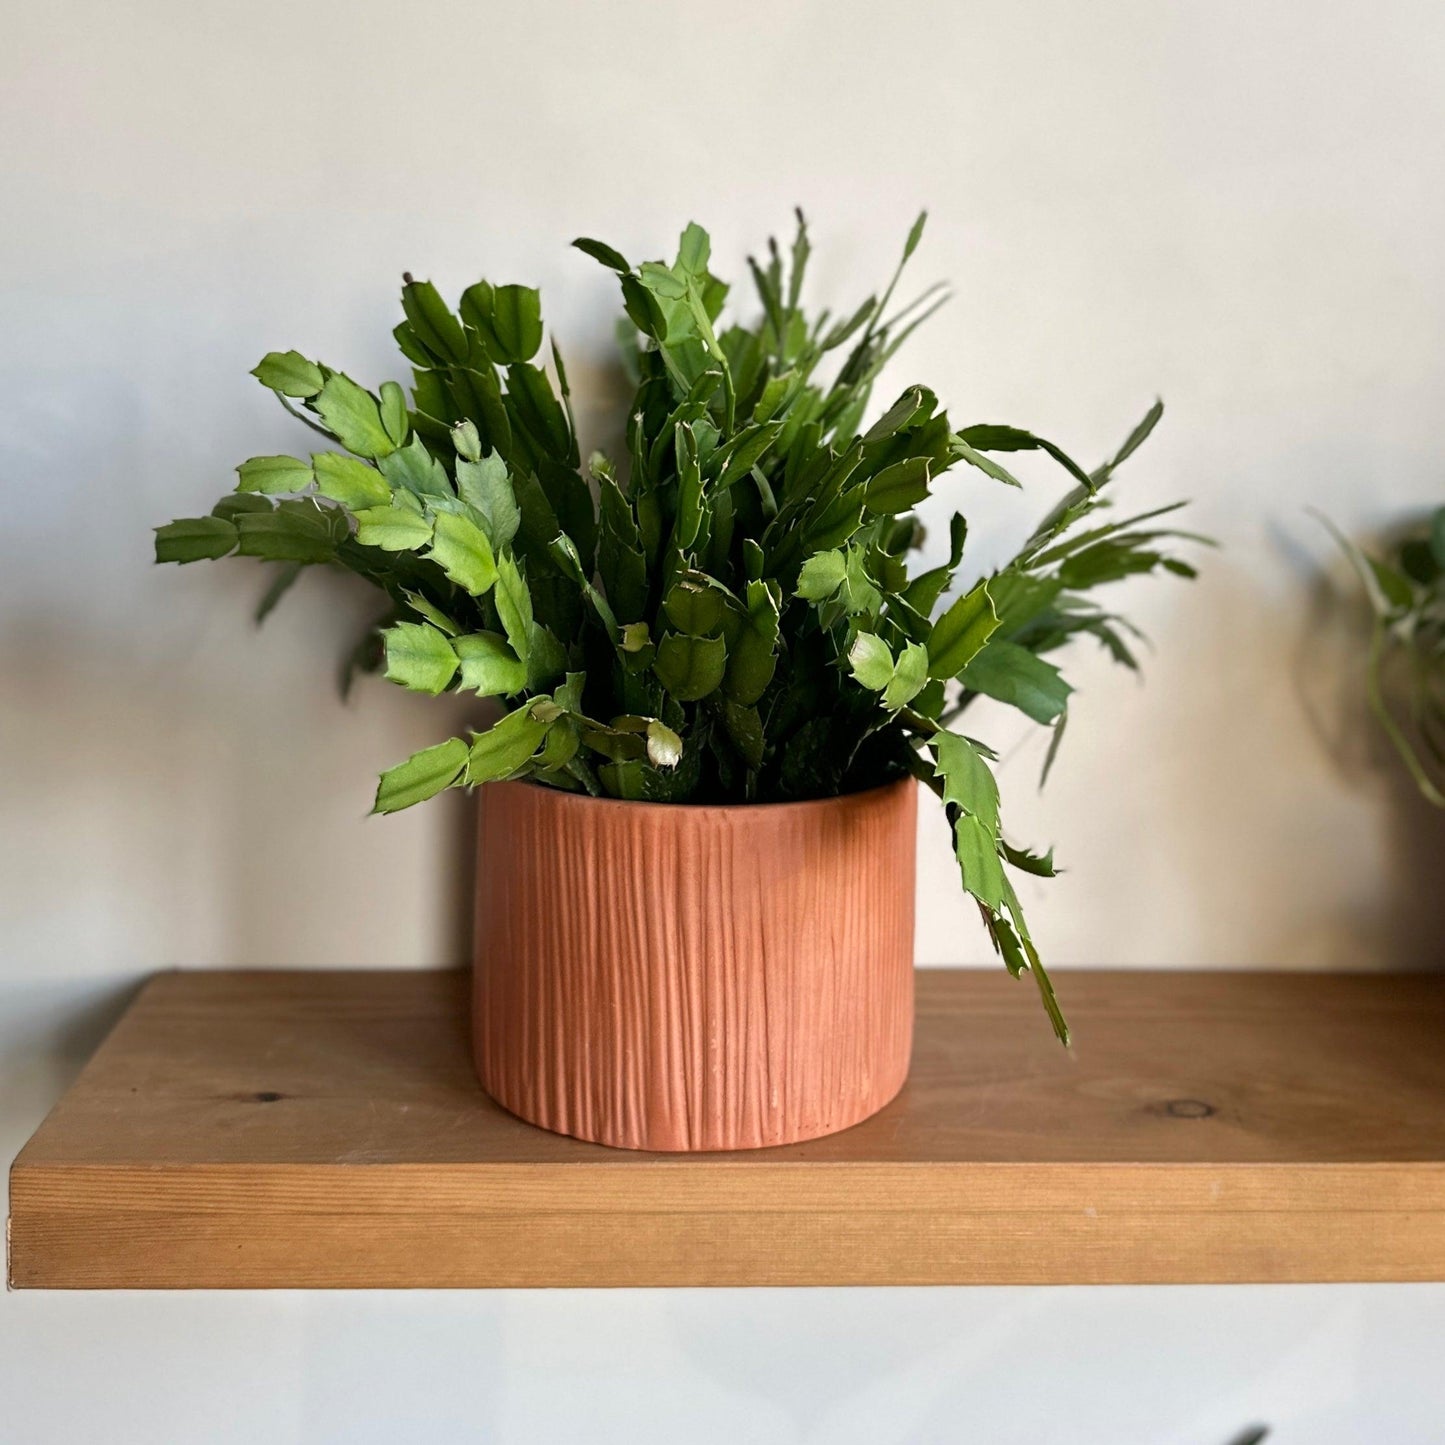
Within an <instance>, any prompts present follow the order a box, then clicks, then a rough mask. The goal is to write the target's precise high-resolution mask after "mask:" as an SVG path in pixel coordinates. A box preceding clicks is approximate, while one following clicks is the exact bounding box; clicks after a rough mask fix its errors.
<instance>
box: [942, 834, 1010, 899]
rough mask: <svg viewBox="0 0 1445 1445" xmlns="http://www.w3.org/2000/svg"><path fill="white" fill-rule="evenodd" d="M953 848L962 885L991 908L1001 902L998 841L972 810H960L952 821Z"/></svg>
mask: <svg viewBox="0 0 1445 1445" xmlns="http://www.w3.org/2000/svg"><path fill="white" fill-rule="evenodd" d="M953 851H954V855H955V856H956V857H957V859H958V867H959V871H960V872H961V873H962V874H963V886H964V887H965V888H966V889H967V890H968V891H969V892H970V893H971V894H973V896H974V897H975V898H977V899H978V901H979V902H980V903H982V904H984V905H985V906H987V907H989V908H992V909H993V910H994V911H995V912H997V911H998V910H999V909H1001V908H1002V907H1003V906H1004V887H1005V882H1004V876H1003V864H1002V862H1000V860H999V856H998V841H997V839H996V838H995V837H994V835H993V833H992V831H991V830H990V829H988V828H987V827H985V826H984V823H983V821H982V820H981V819H980V818H978V817H977V816H975V815H974V814H972V813H960V814H959V816H958V818H957V820H956V821H955V822H954V825H953Z"/></svg>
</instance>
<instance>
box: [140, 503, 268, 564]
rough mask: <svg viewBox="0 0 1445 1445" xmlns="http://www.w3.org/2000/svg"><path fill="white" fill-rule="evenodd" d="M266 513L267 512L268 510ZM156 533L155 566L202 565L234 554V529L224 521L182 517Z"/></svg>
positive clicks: (215, 518)
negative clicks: (170, 564) (161, 563)
mask: <svg viewBox="0 0 1445 1445" xmlns="http://www.w3.org/2000/svg"><path fill="white" fill-rule="evenodd" d="M268 510H269V509H268ZM155 531H156V561H157V562H181V563H185V562H201V561H206V560H211V559H214V558H217V557H225V556H227V555H228V554H229V553H231V552H234V551H235V550H236V542H237V540H238V539H237V536H236V528H235V526H234V525H233V524H232V523H231V522H228V521H227V520H226V519H225V518H224V517H185V518H182V519H181V520H180V521H176V522H167V523H166V525H165V526H164V527H157V528H156V529H155Z"/></svg>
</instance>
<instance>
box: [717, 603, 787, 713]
mask: <svg viewBox="0 0 1445 1445" xmlns="http://www.w3.org/2000/svg"><path fill="white" fill-rule="evenodd" d="M747 591H748V599H747V621H746V622H745V623H744V624H743V626H742V627H741V628H740V629H739V630H738V633H737V636H736V637H735V638H734V639H733V640H732V642H731V643H730V644H729V646H728V663H727V670H726V672H725V673H724V675H723V691H724V692H725V693H726V694H727V695H728V697H729V699H730V700H731V702H732V703H733V704H737V705H741V706H743V707H745V708H751V707H752V705H753V704H754V703H755V702H757V701H758V699H759V698H761V697H762V695H763V694H764V693H765V692H766V691H767V689H768V684H769V683H770V682H772V680H773V674H774V672H776V670H777V666H778V621H779V612H780V603H781V600H782V593H781V589H780V588H779V587H778V584H777V582H775V581H773V580H772V579H771V578H769V579H768V580H767V581H756V582H749V583H748V588H747Z"/></svg>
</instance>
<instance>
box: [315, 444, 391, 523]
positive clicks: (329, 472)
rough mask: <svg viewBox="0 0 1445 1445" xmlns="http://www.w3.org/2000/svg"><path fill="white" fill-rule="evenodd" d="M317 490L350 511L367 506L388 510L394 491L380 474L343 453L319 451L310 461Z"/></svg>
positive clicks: (373, 468)
mask: <svg viewBox="0 0 1445 1445" xmlns="http://www.w3.org/2000/svg"><path fill="white" fill-rule="evenodd" d="M311 468H312V470H313V471H314V472H315V474H316V490H317V491H318V492H320V493H321V495H322V496H323V497H330V498H331V500H332V501H333V502H340V503H341V505H342V506H343V507H345V508H346V510H347V511H348V512H360V511H363V510H365V509H366V508H368V507H385V506H387V505H389V503H390V502H391V488H390V487H388V486H387V484H386V482H385V480H384V479H383V477H382V475H381V473H380V472H378V471H377V470H376V468H375V467H369V466H367V464H366V463H365V462H361V461H357V459H356V458H355V457H352V456H347V455H346V454H345V453H344V452H317V453H316V454H315V455H314V456H313V457H312V458H311Z"/></svg>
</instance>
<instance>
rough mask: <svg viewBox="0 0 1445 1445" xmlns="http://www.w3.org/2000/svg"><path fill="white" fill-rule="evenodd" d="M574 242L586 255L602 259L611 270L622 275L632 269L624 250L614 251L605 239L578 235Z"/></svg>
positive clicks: (597, 259)
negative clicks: (598, 239)
mask: <svg viewBox="0 0 1445 1445" xmlns="http://www.w3.org/2000/svg"><path fill="white" fill-rule="evenodd" d="M572 244H573V245H574V246H575V247H576V248H577V249H578V250H579V251H581V252H582V254H583V255H584V256H591V257H592V259H593V260H594V261H600V262H601V263H602V264H603V265H604V266H606V267H607V268H608V269H609V270H612V271H616V272H618V273H619V274H620V275H626V274H627V272H629V271H630V270H631V269H632V267H631V266H629V265H628V264H627V258H626V257H625V256H624V255H623V254H622V252H621V251H614V250H613V249H612V247H611V246H609V245H608V244H607V243H606V242H605V241H594V240H593V239H592V238H591V237H590V236H578V238H577V239H576V240H575V241H573V242H572Z"/></svg>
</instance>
